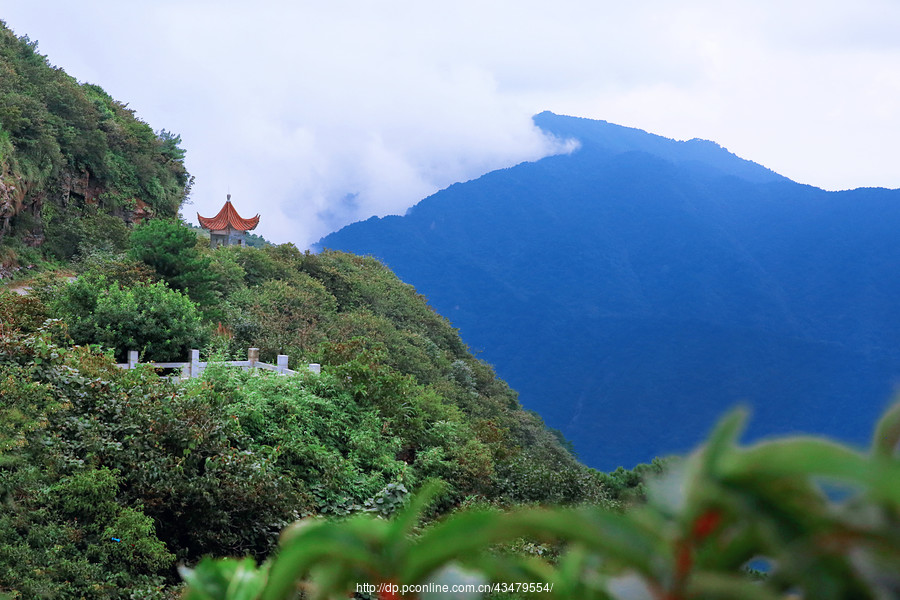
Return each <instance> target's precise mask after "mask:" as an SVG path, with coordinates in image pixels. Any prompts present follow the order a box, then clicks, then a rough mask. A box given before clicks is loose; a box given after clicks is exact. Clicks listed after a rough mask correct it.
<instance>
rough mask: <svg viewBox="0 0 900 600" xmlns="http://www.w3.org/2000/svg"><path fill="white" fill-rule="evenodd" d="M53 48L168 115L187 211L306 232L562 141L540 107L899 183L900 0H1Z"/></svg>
mask: <svg viewBox="0 0 900 600" xmlns="http://www.w3.org/2000/svg"><path fill="white" fill-rule="evenodd" d="M3 9H4V10H3V15H2V16H3V18H4V19H5V20H6V21H7V23H8V24H9V26H10V27H12V28H13V29H14V30H15V31H16V32H17V33H19V34H28V35H30V36H31V37H32V38H33V39H37V40H39V41H40V43H41V50H42V51H43V52H44V53H46V54H48V55H49V56H50V60H51V62H53V63H54V64H58V65H60V66H62V67H64V68H65V69H66V70H67V72H69V73H70V74H72V75H73V76H75V77H77V78H78V79H79V80H82V81H89V82H94V83H99V84H101V85H102V86H103V87H104V88H107V89H108V90H109V91H110V92H111V93H112V95H113V96H114V97H116V98H123V99H126V100H127V101H129V102H130V106H131V108H134V109H135V110H137V114H138V116H139V117H141V118H143V119H145V120H146V121H148V122H150V123H154V125H155V126H159V127H165V128H166V129H169V130H171V131H175V132H177V133H180V134H181V135H182V136H183V138H184V145H185V147H186V148H187V149H188V157H187V160H188V168H189V169H190V170H191V172H192V173H193V174H194V175H196V177H197V183H196V186H195V188H194V195H193V200H194V204H195V206H194V207H192V208H189V209H188V210H187V211H186V212H187V213H188V214H193V212H194V210H199V211H200V212H201V213H202V214H207V213H213V212H215V211H216V210H218V208H219V207H220V206H221V204H222V201H223V200H224V197H225V194H226V193H227V192H228V191H231V193H232V194H233V196H234V201H235V203H236V206H238V207H239V208H240V209H241V210H244V211H245V212H249V213H251V214H252V213H255V212H257V211H258V212H260V213H261V214H262V215H263V220H262V221H261V223H260V229H259V231H260V233H262V234H263V235H265V236H268V237H270V238H272V239H275V240H277V241H287V240H292V241H295V242H297V243H298V244H300V245H301V246H305V245H306V244H308V243H310V242H312V241H314V240H316V239H318V238H319V237H320V236H322V235H324V234H326V233H328V232H329V231H330V230H332V229H334V228H337V227H339V226H340V225H343V224H346V223H348V222H351V221H353V220H357V219H362V218H367V217H369V216H371V215H385V214H402V213H403V212H404V211H405V210H406V208H408V207H409V206H411V205H413V204H414V203H415V202H417V201H418V200H420V199H421V198H423V197H425V196H427V195H429V194H430V193H433V192H435V191H437V190H438V189H441V188H443V187H446V186H447V185H450V184H451V183H453V182H455V181H465V180H468V179H471V178H474V177H477V176H479V175H482V174H483V173H486V172H488V171H490V170H492V169H495V168H500V167H504V166H512V165H514V164H516V163H518V162H521V161H523V160H534V159H537V158H540V157H541V156H545V155H548V154H550V153H553V152H555V151H556V148H554V147H553V146H552V145H551V144H548V142H547V140H546V139H545V138H543V137H542V136H541V135H540V133H539V132H538V131H537V130H536V129H535V128H534V127H533V125H532V124H531V121H530V117H531V116H532V115H533V114H536V113H539V112H541V111H543V110H545V109H549V110H553V111H554V112H556V113H564V114H574V115H580V116H584V117H590V118H598V119H606V120H609V121H611V122H616V123H623V124H628V125H632V126H637V127H641V128H643V129H647V130H650V131H655V132H658V133H660V134H662V135H666V136H668V137H671V138H676V139H688V138H691V137H701V138H704V139H714V140H716V141H717V142H719V143H720V144H722V145H723V146H725V147H727V148H728V149H729V150H731V151H733V152H736V153H738V154H740V155H741V156H746V157H750V158H752V159H754V160H756V161H758V162H760V163H762V164H764V165H766V166H767V167H770V168H773V169H775V170H776V171H778V172H779V173H783V174H785V175H787V176H789V177H791V178H792V179H794V180H796V181H800V182H803V183H809V184H814V185H817V186H819V187H823V188H826V189H846V188H853V187H859V186H864V185H880V186H886V187H900V179H898V177H900V176H898V174H897V170H896V165H895V160H896V157H897V156H898V155H900V76H898V73H897V69H896V65H897V64H898V63H900V43H898V41H897V40H898V37H897V36H896V31H897V30H898V29H900V5H897V4H896V3H895V2H891V1H889V0H862V1H860V2H855V3H853V4H849V3H844V2H816V3H813V2H806V1H803V2H794V3H790V4H789V5H786V4H784V3H783V2H775V1H774V0H764V1H761V2H755V3H741V4H738V5H736V4H735V3H724V4H723V3H717V2H712V0H688V1H687V2H679V3H674V4H673V3H667V2H662V1H658V0H654V1H650V2H640V3H621V2H620V3H589V2H583V1H580V0H562V1H560V2H557V3H555V4H554V5H553V6H552V8H551V7H549V6H548V5H547V4H546V3H545V2H536V1H532V0H525V1H517V2H513V1H512V0H501V1H499V2H491V3H487V4H486V3H483V2H475V1H474V0H461V1H460V2H455V3H452V4H447V5H440V4H435V3H423V2H415V1H413V0H396V1H392V2H378V3H374V2H364V1H355V0H337V1H334V2H327V3H294V2H287V1H275V0H261V1H259V2H254V3H252V4H250V3H245V2H211V1H209V0H178V1H175V0H160V1H157V2H142V3H122V2H115V1H113V0H85V1H84V2H78V3H72V2H67V1H64V0H47V1H45V2H34V1H33V0H9V1H7V2H4V7H3Z"/></svg>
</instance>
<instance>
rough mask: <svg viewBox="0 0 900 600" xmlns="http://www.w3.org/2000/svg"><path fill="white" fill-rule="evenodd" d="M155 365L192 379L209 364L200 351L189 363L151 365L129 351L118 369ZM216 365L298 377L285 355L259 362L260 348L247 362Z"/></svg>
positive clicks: (315, 367) (249, 354)
mask: <svg viewBox="0 0 900 600" xmlns="http://www.w3.org/2000/svg"><path fill="white" fill-rule="evenodd" d="M139 364H142V365H153V366H154V367H156V368H158V369H181V379H190V378H192V377H199V376H200V374H201V373H203V371H204V369H206V365H208V364H209V363H206V362H201V361H200V351H199V350H191V351H190V354H189V355H188V360H187V362H150V363H139V362H138V351H137V350H129V351H128V362H127V363H118V364H116V366H117V367H119V368H120V369H133V368H135V367H136V366H137V365H139ZM216 364H224V365H231V366H233V367H241V368H242V369H244V370H245V371H246V370H247V369H265V370H268V371H275V372H276V373H278V374H280V375H296V374H297V371H292V370H291V369H288V357H287V356H286V355H284V354H279V355H278V358H277V359H276V361H275V364H274V365H273V364H271V363H264V362H261V361H260V360H259V348H248V349H247V360H223V361H221V362H220V363H216ZM308 368H309V370H310V371H311V372H313V373H319V372H321V366H320V365H319V364H318V363H311V364H309V365H308Z"/></svg>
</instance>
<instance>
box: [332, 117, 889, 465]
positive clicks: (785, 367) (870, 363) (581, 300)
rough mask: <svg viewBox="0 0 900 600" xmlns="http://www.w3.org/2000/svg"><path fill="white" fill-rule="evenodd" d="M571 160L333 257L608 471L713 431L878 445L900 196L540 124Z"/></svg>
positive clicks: (415, 214) (538, 166)
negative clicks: (368, 258) (448, 338)
mask: <svg viewBox="0 0 900 600" xmlns="http://www.w3.org/2000/svg"><path fill="white" fill-rule="evenodd" d="M535 122H536V124H538V125H539V126H540V127H542V128H543V129H544V130H545V131H547V132H548V133H550V134H553V135H555V136H558V137H560V138H564V139H577V140H578V141H579V142H580V148H579V149H578V150H576V151H575V152H573V153H572V154H571V155H564V156H553V157H549V158H545V159H543V160H540V161H538V162H535V163H524V164H521V165H518V166H516V167H513V168H509V169H504V170H500V171H496V172H493V173H489V174H487V175H485V176H483V177H481V178H479V179H477V180H473V181H470V182H466V183H460V184H455V185H453V186H450V187H449V188H447V189H446V190H443V191H441V192H438V193H437V194H435V195H433V196H431V197H429V198H426V199H424V200H422V201H421V202H420V203H419V204H417V205H416V206H415V207H413V208H411V209H410V210H409V211H408V213H407V214H406V215H405V216H389V217H384V218H381V219H375V218H373V219H370V220H368V221H365V222H361V223H356V224H354V225H350V226H348V227H346V228H344V229H343V230H341V231H339V232H337V233H334V234H331V235H329V236H327V237H326V238H324V239H323V240H322V241H321V242H320V245H321V246H322V247H326V248H333V249H340V250H345V251H349V252H355V253H360V254H371V255H374V256H376V257H378V258H380V259H382V260H384V261H385V262H386V264H387V265H388V266H389V267H390V268H391V269H393V270H394V271H395V272H396V273H397V274H398V275H399V276H400V278H401V279H403V280H404V281H406V282H408V283H411V284H413V285H415V286H416V289H418V290H419V291H420V292H422V293H423V294H425V295H426V296H427V297H428V298H429V301H430V302H431V303H432V305H433V306H435V308H436V309H437V310H438V311H439V312H440V313H441V314H443V315H446V316H447V317H448V318H449V319H450V320H451V321H452V322H453V324H454V326H456V327H459V328H460V331H461V333H462V336H463V338H464V339H465V340H466V342H467V343H468V344H470V345H471V346H472V347H473V348H474V349H476V350H478V351H482V352H483V354H482V355H481V356H483V357H484V358H485V359H486V360H488V361H490V362H491V363H492V364H494V365H495V366H496V368H497V371H498V373H500V375H501V376H502V377H503V378H504V379H506V380H507V381H509V382H510V384H511V385H512V386H513V387H514V388H515V389H516V390H518V391H519V393H520V394H521V398H522V402H523V404H524V405H525V406H527V407H529V408H532V409H534V410H537V411H538V412H540V413H541V415H542V416H543V417H544V418H545V419H546V420H547V422H548V423H550V424H551V425H552V426H553V427H556V428H559V429H561V430H562V431H563V433H565V435H566V436H567V437H568V438H569V439H571V440H572V441H573V442H574V444H575V447H576V448H577V450H578V453H579V456H580V457H581V458H582V459H583V460H585V461H586V462H587V463H588V464H590V465H592V466H596V467H598V468H603V469H611V468H614V467H616V466H618V465H626V466H628V465H633V464H635V463H637V462H642V461H647V460H650V459H651V458H652V457H653V456H657V455H666V454H669V453H673V452H676V453H679V452H683V451H685V450H686V449H688V448H690V447H691V446H693V445H694V444H696V443H697V442H698V441H699V440H700V439H702V437H703V436H704V435H705V432H706V431H708V430H709V428H710V427H711V426H712V424H713V423H714V422H715V419H716V418H717V415H719V414H721V412H722V411H723V410H725V409H726V408H728V407H730V406H733V405H735V404H737V403H747V404H749V405H750V406H752V407H753V410H754V415H755V418H754V419H753V421H752V425H751V428H750V433H751V435H753V436H761V435H769V434H774V433H778V432H782V433H788V432H791V431H797V430H809V431H815V432H820V433H826V434H829V435H833V436H837V437H840V438H842V439H845V440H848V441H852V442H855V443H861V442H863V441H864V440H865V437H866V435H867V431H868V428H869V425H868V424H869V423H871V422H872V420H874V419H875V418H876V416H877V415H878V414H879V412H880V411H881V410H882V409H883V407H884V406H885V404H886V403H887V402H888V400H889V398H890V395H891V393H892V390H893V386H894V385H895V383H896V381H897V377H898V376H900V352H898V348H900V344H898V342H900V316H898V315H900V313H898V312H897V310H895V308H896V307H895V304H896V301H895V299H896V298H897V297H898V296H900V279H898V277H897V270H896V268H895V265H897V264H898V263H900V246H898V245H897V244H896V243H895V237H896V235H895V232H896V230H897V229H898V227H900V191H898V190H884V189H859V190H853V191H845V192H826V191H824V190H820V189H817V188H813V187H811V186H804V185H800V184H797V183H795V182H792V181H789V180H787V179H786V178H784V177H781V176H779V175H777V174H776V173H773V172H772V171H770V170H768V169H765V168H764V167H762V166H760V165H758V164H755V163H752V162H750V161H746V160H742V159H740V158H738V157H737V156H735V155H733V154H731V153H730V152H728V151H726V150H725V149H723V148H721V147H719V146H717V145H716V144H714V143H712V142H705V141H701V140H690V141H687V142H677V141H675V140H668V139H665V138H662V137H659V136H654V135H651V134H648V133H646V132H643V131H640V130H636V129H629V128H625V127H620V126H617V125H613V124H610V123H606V122H602V121H591V120H588V119H578V118H573V117H562V116H558V115H553V114H551V113H542V114H540V115H538V116H536V117H535Z"/></svg>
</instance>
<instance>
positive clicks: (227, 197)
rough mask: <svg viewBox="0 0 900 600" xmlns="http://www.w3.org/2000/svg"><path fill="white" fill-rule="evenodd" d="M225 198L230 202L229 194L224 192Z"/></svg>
mask: <svg viewBox="0 0 900 600" xmlns="http://www.w3.org/2000/svg"><path fill="white" fill-rule="evenodd" d="M225 200H226V201H228V202H231V194H226V195H225Z"/></svg>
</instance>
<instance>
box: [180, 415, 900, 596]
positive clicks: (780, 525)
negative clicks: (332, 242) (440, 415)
mask: <svg viewBox="0 0 900 600" xmlns="http://www.w3.org/2000/svg"><path fill="white" fill-rule="evenodd" d="M744 420H745V415H744V414H743V413H742V412H741V411H736V412H734V413H732V414H730V415H728V416H727V417H726V418H724V419H723V420H722V421H721V422H720V424H719V425H718V427H717V428H716V430H715V431H714V432H713V434H712V436H711V437H710V439H709V440H708V442H707V443H706V444H705V445H704V446H703V447H701V448H700V449H698V450H697V451H696V452H694V453H693V454H692V455H691V456H690V457H689V458H688V459H687V460H685V461H684V462H683V463H681V464H680V465H677V466H675V467H674V468H672V469H671V470H670V472H669V473H668V474H667V475H665V476H664V477H663V478H662V479H660V480H658V481H656V482H655V483H654V484H653V485H652V486H651V487H650V493H649V501H648V502H647V504H646V505H643V506H640V507H637V508H634V509H632V510H630V511H628V512H627V513H625V514H621V513H617V512H610V511H605V510H602V509H598V508H582V509H555V510H547V509H527V510H518V511H513V512H507V513H497V512H463V513H457V514H455V515H452V516H450V517H449V518H447V519H446V520H444V521H443V522H440V523H438V524H436V525H434V526H431V527H428V528H425V529H424V530H419V529H418V525H419V522H420V519H421V517H422V514H423V512H424V510H425V508H426V507H427V505H428V503H429V501H430V498H432V497H433V496H434V494H435V492H436V490H435V487H433V486H432V487H426V488H425V489H424V490H423V491H422V492H421V493H420V494H419V495H418V496H417V497H416V498H415V499H414V501H413V502H412V503H411V505H410V506H409V507H408V508H407V509H405V510H404V511H403V512H402V513H401V514H400V515H399V516H397V517H396V518H394V519H393V520H391V521H386V520H382V519H377V518H370V517H368V516H356V517H353V518H350V519H347V520H344V521H338V522H334V521H331V522H330V521H324V520H310V519H306V520H302V521H299V522H297V523H296V524H294V525H292V526H291V527H289V528H288V529H286V530H285V531H284V533H283V534H282V539H281V547H280V550H279V551H278V553H277V555H276V556H275V557H274V558H272V559H270V560H269V561H268V562H266V563H265V564H264V565H262V566H261V567H258V568H257V567H256V565H255V563H254V562H253V560H252V559H244V560H234V559H225V560H205V561H203V562H201V563H200V564H199V565H198V566H197V567H196V568H195V569H193V570H188V569H185V570H184V571H183V576H184V578H185V580H186V581H187V582H188V584H189V588H188V592H187V595H186V597H187V598H188V599H189V600H208V599H226V598H227V599H229V600H250V599H257V598H258V599H263V600H280V599H285V598H295V597H298V596H299V595H300V594H301V593H303V594H305V595H306V596H304V597H311V598H347V597H348V596H351V595H352V594H353V593H354V592H357V591H358V590H359V588H358V587H357V586H358V584H362V583H369V584H375V585H378V584H385V583H387V584H389V585H391V586H392V585H393V584H397V585H398V586H401V588H402V586H403V585H415V584H427V583H428V582H430V581H436V580H440V581H442V582H444V583H449V584H451V585H452V584H453V583H456V582H462V581H461V579H462V578H463V577H464V574H465V573H467V572H469V573H471V574H475V575H476V576H477V577H476V579H475V580H476V581H480V582H481V583H489V582H541V583H546V584H553V585H552V591H549V592H548V591H546V587H545V588H543V589H544V590H545V591H542V592H540V593H535V594H533V595H532V596H533V597H540V598H547V599H549V598H565V599H569V598H580V599H588V598H602V599H607V598H648V599H659V600H663V599H665V600H676V599H687V598H735V599H753V600H756V599H759V600H766V599H770V598H771V599H775V598H786V597H791V598H811V599H816V600H823V599H825V600H827V599H832V598H834V599H837V598H848V599H849V598H854V599H864V598H872V599H876V598H877V599H881V598H895V597H898V594H900V526H898V524H900V520H898V517H900V514H898V510H900V461H898V460H897V458H896V457H895V456H894V450H895V448H896V446H897V442H898V439H900V404H897V405H895V406H894V407H893V408H892V409H890V410H889V411H888V412H887V413H886V414H885V415H884V416H883V418H882V419H881V421H880V423H879V424H878V426H877V427H876V430H875V435H874V441H873V444H872V449H871V451H870V453H869V454H864V453H860V452H857V451H855V450H852V449H850V448H847V447H845V446H842V445H839V444H836V443H833V442H830V441H827V440H823V439H817V438H805V437H796V438H788V439H783V440H776V441H769V442H764V443H760V444H757V445H754V446H750V447H740V446H738V444H737V439H738V436H739V434H740V432H741V429H742V426H743V423H744ZM825 486H827V487H825ZM836 498H839V499H836ZM522 537H529V538H537V539H540V540H546V541H561V542H564V543H565V545H566V551H565V552H564V553H563V554H562V555H561V556H560V557H559V559H558V560H556V561H554V563H553V564H551V563H550V562H547V561H544V560H541V559H538V558H536V557H521V556H509V555H506V554H503V553H500V552H497V551H495V550H492V548H496V546H497V545H498V544H502V543H504V542H510V541H513V540H516V539H518V538H522ZM751 561H754V562H753V564H764V565H765V570H767V571H768V572H767V574H766V575H765V576H761V577H751V574H750V573H749V572H748V564H750V563H751ZM756 561H758V563H757V562H756ZM467 581H472V578H471V576H470V577H469V578H468V579H467ZM547 587H549V586H547ZM501 589H502V585H501ZM479 596H480V594H475V595H474V596H466V597H479ZM380 597H381V598H396V597H400V594H399V592H388V593H382V594H381V596H380ZM405 597H407V598H418V597H422V598H426V597H429V595H428V594H427V593H426V594H422V595H417V594H415V593H410V594H407V595H406V596H405ZM434 597H436V596H434ZM457 597H460V596H457Z"/></svg>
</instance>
